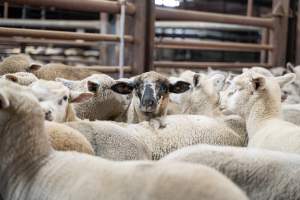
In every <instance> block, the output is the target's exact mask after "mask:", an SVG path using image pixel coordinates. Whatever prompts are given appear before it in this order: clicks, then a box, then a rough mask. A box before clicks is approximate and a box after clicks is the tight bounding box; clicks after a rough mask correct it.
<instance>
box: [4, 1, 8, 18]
mask: <svg viewBox="0 0 300 200" xmlns="http://www.w3.org/2000/svg"><path fill="white" fill-rule="evenodd" d="M3 18H4V19H6V18H8V2H4V5H3Z"/></svg>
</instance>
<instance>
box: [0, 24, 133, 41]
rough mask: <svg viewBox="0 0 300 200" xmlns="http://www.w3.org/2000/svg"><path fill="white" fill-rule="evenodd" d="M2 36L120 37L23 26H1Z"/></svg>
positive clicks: (97, 39) (96, 38)
mask: <svg viewBox="0 0 300 200" xmlns="http://www.w3.org/2000/svg"><path fill="white" fill-rule="evenodd" d="M0 36H22V37H33V38H47V39H62V40H85V41H109V42H119V41H120V37H119V36H117V35H112V34H95V33H74V32H64V31H45V30H34V29H22V28H3V27H0ZM125 42H129V43H131V42H133V37H132V36H129V35H126V36H125Z"/></svg>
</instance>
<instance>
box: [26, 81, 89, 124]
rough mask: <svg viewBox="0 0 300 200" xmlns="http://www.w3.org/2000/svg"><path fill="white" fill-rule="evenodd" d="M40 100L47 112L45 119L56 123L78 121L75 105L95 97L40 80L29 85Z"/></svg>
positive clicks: (60, 84)
mask: <svg viewBox="0 0 300 200" xmlns="http://www.w3.org/2000/svg"><path fill="white" fill-rule="evenodd" d="M29 88H30V89H31V91H32V92H33V94H34V95H35V96H36V97H37V98H38V99H39V101H40V104H41V106H42V108H43V110H44V112H45V119H46V120H49V121H55V122H67V121H75V120H78V118H77V116H76V114H75V111H74V108H73V103H80V102H85V101H88V100H89V99H90V98H92V97H93V96H94V94H93V93H91V92H88V91H87V92H79V91H72V90H69V89H68V88H67V87H65V86H64V85H63V84H62V83H60V82H55V81H46V80H38V81H35V82H34V83H32V84H31V85H29Z"/></svg>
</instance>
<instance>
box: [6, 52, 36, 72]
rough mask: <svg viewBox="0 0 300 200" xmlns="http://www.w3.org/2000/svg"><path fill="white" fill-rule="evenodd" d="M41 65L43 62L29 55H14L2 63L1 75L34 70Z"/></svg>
mask: <svg viewBox="0 0 300 200" xmlns="http://www.w3.org/2000/svg"><path fill="white" fill-rule="evenodd" d="M40 67H41V64H39V63H37V62H35V61H33V60H32V59H31V58H30V56H28V55H25V54H18V55H12V56H9V57H7V58H5V59H4V60H3V61H2V62H1V63H0V75H4V74H8V73H16V72H33V71H35V70H38V69H39V68H40Z"/></svg>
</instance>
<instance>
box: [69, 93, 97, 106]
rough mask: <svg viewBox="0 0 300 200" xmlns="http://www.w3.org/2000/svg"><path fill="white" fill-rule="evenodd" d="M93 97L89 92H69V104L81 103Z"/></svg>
mask: <svg viewBox="0 0 300 200" xmlns="http://www.w3.org/2000/svg"><path fill="white" fill-rule="evenodd" d="M93 96H94V94H93V93H91V92H76V91H71V93H70V102H71V103H82V102H85V101H87V100H89V99H90V98H92V97H93Z"/></svg>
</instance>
